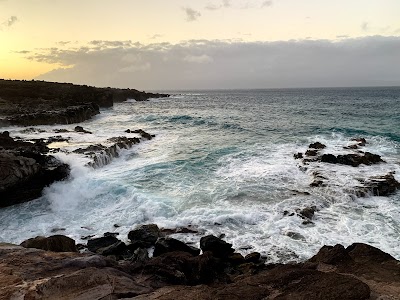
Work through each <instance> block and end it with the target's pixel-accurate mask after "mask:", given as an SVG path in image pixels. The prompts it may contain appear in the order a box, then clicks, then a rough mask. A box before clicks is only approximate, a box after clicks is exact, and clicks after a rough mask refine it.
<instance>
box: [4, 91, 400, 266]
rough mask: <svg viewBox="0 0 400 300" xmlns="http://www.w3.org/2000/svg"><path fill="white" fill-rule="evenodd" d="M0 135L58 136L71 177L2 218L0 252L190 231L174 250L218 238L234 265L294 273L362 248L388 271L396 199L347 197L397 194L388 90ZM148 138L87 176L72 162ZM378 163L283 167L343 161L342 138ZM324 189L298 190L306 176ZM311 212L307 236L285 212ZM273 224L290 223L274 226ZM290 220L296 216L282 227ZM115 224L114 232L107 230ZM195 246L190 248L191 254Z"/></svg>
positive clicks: (215, 102) (228, 99)
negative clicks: (310, 153) (89, 151)
mask: <svg viewBox="0 0 400 300" xmlns="http://www.w3.org/2000/svg"><path fill="white" fill-rule="evenodd" d="M80 125H81V126H83V127H84V128H85V129H87V130H89V131H92V132H93V134H81V133H76V132H67V133H62V134H55V133H54V132H53V130H54V129H55V128H58V129H69V130H73V128H74V126H75V125H55V126H37V127H35V128H36V129H38V128H40V129H43V130H45V132H42V133H37V132H36V133H26V132H25V131H23V130H24V129H25V128H22V127H11V128H1V130H8V131H10V134H11V136H13V137H15V136H19V137H23V138H46V137H49V136H54V135H62V136H64V137H70V141H69V142H68V143H62V144H59V145H57V146H58V147H61V151H60V152H58V153H56V154H54V155H55V156H57V157H58V158H60V159H61V160H62V161H65V162H67V163H69V164H70V165H71V168H72V170H71V176H70V178H69V179H68V180H66V181H63V182H58V183H55V184H53V185H51V186H50V187H48V188H46V189H45V191H44V193H43V196H42V197H40V198H39V199H37V200H34V201H31V202H28V203H24V204H21V205H16V206H13V207H9V208H3V209H1V210H0V226H1V230H0V241H2V242H11V243H20V242H21V241H23V240H24V239H27V238H30V237H34V236H37V235H45V236H48V235H51V234H65V235H68V236H70V237H72V238H74V239H75V240H76V241H77V242H83V241H82V239H81V238H82V237H85V236H89V235H96V236H101V235H102V234H103V233H104V232H110V231H113V232H119V233H120V235H119V238H120V239H122V240H126V236H127V233H128V232H129V231H130V230H131V229H133V228H135V227H136V226H138V225H140V224H148V223H156V224H158V226H160V227H164V228H177V227H190V228H192V229H195V230H197V231H198V233H197V234H196V233H193V234H175V235H174V237H175V238H178V239H180V240H183V241H185V242H188V243H193V244H194V245H196V244H197V243H198V241H199V239H200V237H201V236H204V235H205V234H214V235H217V236H221V235H222V236H224V239H225V240H226V241H228V242H230V243H232V244H233V247H234V248H236V249H239V251H240V252H241V253H243V254H246V253H248V252H252V251H259V252H261V253H262V255H264V256H265V257H266V258H267V260H268V261H269V262H288V261H301V260H304V259H307V258H309V257H311V256H312V255H313V254H315V253H316V251H317V250H318V249H319V248H320V247H321V246H323V245H334V244H337V243H341V244H343V245H344V246H348V245H350V244H352V243H354V242H364V243H368V244H371V245H373V246H376V247H379V248H380V249H382V250H384V251H386V252H388V253H390V254H391V255H393V256H395V257H396V258H397V259H400V192H397V193H395V194H394V195H391V196H389V197H376V196H369V197H363V198H359V197H356V196H355V190H356V188H357V186H359V185H360V181H361V180H363V179H367V178H370V177H372V176H377V175H385V174H387V173H389V172H393V171H394V172H395V174H394V176H395V178H396V179H397V180H398V181H400V88H398V87H397V88H396V87H392V88H335V89H277V90H235V91H197V92H196V91H192V92H177V93H173V95H172V96H171V97H170V98H163V99H152V100H150V101H147V102H136V101H133V100H128V101H126V102H123V103H116V104H114V107H113V108H108V109H102V111H101V114H100V115H98V116H96V117H94V118H92V119H91V120H88V121H86V122H84V123H82V124H80ZM139 128H141V129H143V130H145V131H147V132H149V133H151V134H155V135H156V137H155V138H154V139H152V140H150V141H143V142H141V143H140V144H138V145H134V146H133V147H132V148H131V149H129V150H120V157H118V158H115V159H113V160H112V162H111V163H109V164H107V165H105V166H102V167H99V168H95V169H93V168H91V167H87V166H86V163H87V162H88V161H89V158H87V157H84V156H82V155H79V154H73V153H70V152H71V151H72V150H74V149H76V148H79V147H86V146H88V145H90V144H96V143H102V144H104V145H106V144H107V139H108V138H110V137H116V136H128V137H133V136H137V135H135V134H130V133H125V132H124V131H125V130H126V129H131V130H134V129H139ZM357 137H364V138H366V140H367V142H368V143H367V144H366V146H365V147H363V149H362V150H363V151H369V152H372V153H375V154H379V155H381V156H382V159H383V160H385V161H386V163H382V164H378V165H373V166H365V165H361V166H359V167H351V166H343V165H333V164H328V163H320V162H316V163H310V164H309V165H308V166H306V168H304V167H305V166H304V165H303V164H302V162H301V160H295V159H294V157H293V154H295V153H298V152H303V153H304V152H305V151H306V150H307V148H308V145H309V144H310V143H312V142H315V141H319V142H321V143H323V144H325V145H326V146H327V148H326V149H324V150H322V153H332V154H336V155H337V154H345V153H352V151H354V150H346V149H344V148H343V147H344V146H348V145H350V144H352V143H354V142H351V139H352V138H357ZM314 172H319V173H320V174H322V176H324V177H325V178H327V180H326V183H327V184H326V186H322V187H310V183H311V182H312V181H313V177H312V174H313V173H314ZM310 206H316V209H317V211H316V212H315V215H314V218H313V219H312V223H311V224H303V221H304V220H303V219H302V218H301V217H299V216H298V214H297V213H296V212H297V211H298V210H299V209H303V208H305V207H310ZM285 211H286V212H288V213H286V215H285ZM292 213H294V214H292ZM114 225H118V226H119V227H118V228H116V227H114ZM197 246H198V244H197Z"/></svg>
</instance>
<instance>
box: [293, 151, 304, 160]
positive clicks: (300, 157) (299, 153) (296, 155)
mask: <svg viewBox="0 0 400 300" xmlns="http://www.w3.org/2000/svg"><path fill="white" fill-rule="evenodd" d="M293 157H294V159H302V158H303V153H301V152H298V153H295V154H293Z"/></svg>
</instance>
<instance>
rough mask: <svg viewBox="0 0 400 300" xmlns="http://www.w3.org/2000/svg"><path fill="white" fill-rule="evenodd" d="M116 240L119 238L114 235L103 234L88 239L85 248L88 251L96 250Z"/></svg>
mask: <svg viewBox="0 0 400 300" xmlns="http://www.w3.org/2000/svg"><path fill="white" fill-rule="evenodd" d="M118 242H120V240H119V239H117V238H116V237H114V236H103V237H99V238H95V239H90V240H88V242H87V248H88V250H89V251H92V252H97V251H98V250H99V249H102V248H106V247H109V246H112V245H114V244H117V243H118Z"/></svg>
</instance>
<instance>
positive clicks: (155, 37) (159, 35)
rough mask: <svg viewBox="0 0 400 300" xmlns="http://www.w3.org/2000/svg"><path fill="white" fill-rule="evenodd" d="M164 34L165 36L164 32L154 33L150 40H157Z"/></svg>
mask: <svg viewBox="0 0 400 300" xmlns="http://www.w3.org/2000/svg"><path fill="white" fill-rule="evenodd" d="M163 36H164V35H163V34H154V35H152V36H151V37H150V40H156V39H158V38H161V37H163Z"/></svg>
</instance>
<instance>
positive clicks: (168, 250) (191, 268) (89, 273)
mask: <svg viewBox="0 0 400 300" xmlns="http://www.w3.org/2000/svg"><path fill="white" fill-rule="evenodd" d="M186 230H189V231H193V229H192V228H186ZM182 231H185V229H183V228H179V229H160V228H158V226H157V225H155V224H147V225H142V226H139V227H137V228H135V229H134V230H132V231H130V232H129V234H128V238H129V241H130V242H129V243H127V244H125V243H124V242H122V241H120V240H118V239H117V238H116V236H117V235H118V233H116V232H113V233H110V232H108V233H105V234H104V236H103V237H99V238H94V239H91V240H88V242H87V245H75V241H74V240H72V239H70V238H68V237H66V236H63V235H55V236H51V237H47V238H45V237H36V238H34V239H29V240H27V241H24V242H22V243H21V245H20V246H18V245H11V244H0V282H1V283H2V286H1V289H0V299H81V300H83V299H91V300H92V299H159V300H167V299H171V300H172V299H174V300H179V299H209V300H214V299H221V300H222V299H257V300H258V299H260V300H261V299H341V300H343V299H381V300H383V299H399V295H400V266H399V265H400V262H399V261H397V260H396V259H394V258H393V257H392V256H390V255H389V254H387V253H385V252H382V251H381V250H379V249H377V248H374V247H372V246H369V245H366V244H360V243H354V244H352V245H350V246H348V247H347V248H345V247H343V246H342V245H335V246H324V247H322V248H321V249H320V250H319V252H318V253H317V254H316V255H314V256H313V257H312V258H310V259H309V260H307V261H305V262H302V263H291V264H286V265H284V264H268V263H265V260H264V259H263V258H261V257H260V254H259V253H257V252H253V253H250V254H248V255H246V256H245V257H243V256H242V255H241V254H240V253H237V252H235V249H233V248H232V245H231V244H229V243H227V242H226V241H224V240H222V239H220V238H218V237H215V236H212V235H207V236H203V237H202V238H201V239H200V244H199V245H196V246H200V247H199V248H197V247H194V246H193V245H187V244H185V243H183V242H181V241H179V240H177V239H174V238H172V237H170V236H169V234H171V233H174V232H182ZM77 246H78V247H77ZM77 248H80V249H81V253H80V252H78V251H77ZM149 253H150V254H152V255H149Z"/></svg>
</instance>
